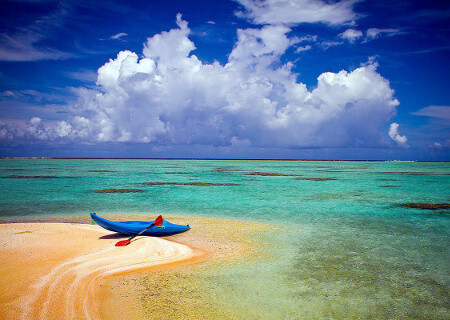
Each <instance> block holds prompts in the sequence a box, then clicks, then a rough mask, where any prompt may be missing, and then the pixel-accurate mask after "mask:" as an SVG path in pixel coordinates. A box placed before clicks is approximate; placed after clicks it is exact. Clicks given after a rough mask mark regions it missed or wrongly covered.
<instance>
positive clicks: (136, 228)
mask: <svg viewBox="0 0 450 320" xmlns="http://www.w3.org/2000/svg"><path fill="white" fill-rule="evenodd" d="M91 218H92V220H93V221H94V222H95V223H96V224H98V225H99V226H100V227H102V228H105V229H106V230H110V231H114V232H119V233H122V234H126V235H135V234H138V233H139V232H141V231H142V230H144V229H145V228H147V227H148V226H150V225H151V224H152V223H153V222H154V221H111V220H108V219H105V218H102V217H100V216H98V215H96V214H95V213H91ZM190 228H191V227H189V225H187V226H183V225H180V224H174V223H170V222H168V221H166V220H164V221H163V224H162V226H160V227H157V226H153V227H151V228H150V229H148V230H146V231H145V232H144V233H142V235H143V236H152V237H165V236H171V235H174V234H177V233H181V232H185V231H188V230H189V229H190Z"/></svg>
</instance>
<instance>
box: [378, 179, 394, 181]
mask: <svg viewBox="0 0 450 320" xmlns="http://www.w3.org/2000/svg"><path fill="white" fill-rule="evenodd" d="M375 180H377V181H398V180H397V179H375Z"/></svg>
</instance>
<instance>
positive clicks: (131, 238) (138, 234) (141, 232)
mask: <svg viewBox="0 0 450 320" xmlns="http://www.w3.org/2000/svg"><path fill="white" fill-rule="evenodd" d="M154 225H155V224H154V223H152V224H151V225H149V226H148V227H147V228H145V229H144V230H142V231H140V232H139V233H137V234H135V235H134V236H132V237H130V238H129V239H128V241H131V240H133V239H134V238H136V237H137V236H140V235H141V234H143V233H144V232H145V231H147V230H148V229H150V228H151V227H153V226H154Z"/></svg>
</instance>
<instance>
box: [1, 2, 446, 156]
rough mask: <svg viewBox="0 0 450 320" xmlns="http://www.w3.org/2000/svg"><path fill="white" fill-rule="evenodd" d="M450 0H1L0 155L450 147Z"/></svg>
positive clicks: (441, 152)
mask: <svg viewBox="0 0 450 320" xmlns="http://www.w3.org/2000/svg"><path fill="white" fill-rule="evenodd" d="M449 18H450V4H449V3H448V2H447V1H356V0H350V1H345V0H344V1H323V0H297V1H294V0H291V1H288V0H258V1H255V0H235V1H226V0H220V1H166V2H161V1H127V2H124V1H83V0H78V1H52V0H42V1H39V0H28V1H27V0H20V1H19V0H17V1H7V0H3V1H2V10H1V12H0V28H1V29H0V156H2V157H20V156H45V157H125V158H126V157H138V158H140V157H175V158H179V157H181V158H286V159H357V160H366V159H370V160H378V159H380V160H393V159H399V160H450V134H449V132H450V130H449V123H450V94H449V88H450V86H449V84H450V83H449V80H448V74H450V68H449V63H448V58H449V50H450V45H449V43H450V41H449V40H450V39H449V38H450V36H449V35H450V33H449V26H450V23H449Z"/></svg>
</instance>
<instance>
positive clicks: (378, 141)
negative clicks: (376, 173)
mask: <svg viewBox="0 0 450 320" xmlns="http://www.w3.org/2000/svg"><path fill="white" fill-rule="evenodd" d="M176 23H177V26H178V27H177V28H174V29H172V30H169V31H164V32H161V33H160V34H156V35H154V36H153V37H151V38H148V40H147V42H146V43H145V44H144V48H143V52H142V54H137V53H134V52H131V51H121V52H119V54H118V55H117V57H116V58H115V59H111V60H110V61H109V62H107V63H105V64H104V65H103V66H102V67H101V68H99V69H98V77H97V86H96V88H94V89H90V88H78V89H77V95H78V100H77V102H76V103H74V105H73V106H71V107H70V113H69V114H68V116H67V118H65V119H64V120H63V121H45V120H42V119H40V118H38V117H35V118H33V119H31V121H29V122H28V123H26V122H8V121H3V122H0V139H3V140H13V139H16V140H17V139H37V140H46V141H52V140H53V141H62V142H64V141H72V142H73V141H75V142H86V143H97V142H117V143H146V144H152V145H154V146H157V145H177V144H178V145H181V144H182V145H193V144H200V145H212V146H243V145H245V146H254V147H287V148H304V147H312V148H316V147H349V146H351V147H361V146H363V147H377V146H387V145H388V141H387V139H386V138H387V135H386V127H387V124H388V122H389V120H390V119H391V118H392V117H393V116H394V115H395V114H396V107H397V106H398V105H399V102H398V101H397V100H396V99H395V98H394V91H393V90H392V89H391V88H390V85H389V82H388V80H386V79H385V78H383V77H382V76H381V75H380V74H379V73H378V72H377V64H376V62H374V61H371V60H370V61H369V62H368V63H366V64H363V65H361V66H360V67H359V68H357V69H355V70H353V71H345V70H342V71H340V72H338V73H332V72H325V73H323V74H321V75H320V76H319V77H318V82H317V86H316V87H315V88H314V89H312V90H308V89H307V87H306V85H305V84H303V83H301V82H299V81H298V80H297V76H298V75H297V74H295V73H294V72H293V71H292V67H293V64H292V63H291V62H288V63H285V64H283V63H281V57H282V56H283V54H284V53H285V52H286V50H288V48H290V47H292V46H293V45H295V43H298V40H296V39H291V38H289V33H290V31H291V29H290V28H289V27H287V26H285V25H266V26H264V27H261V28H249V29H239V30H238V33H237V36H238V40H237V42H236V44H235V46H234V48H233V50H232V51H231V53H230V54H229V58H228V62H227V63H226V64H225V65H221V64H219V63H218V62H215V63H213V64H206V63H203V62H202V61H200V59H198V58H197V56H195V55H194V54H192V51H194V50H195V45H194V43H193V42H192V41H191V40H190V39H189V33H190V29H189V27H188V23H187V22H186V21H184V20H183V19H182V18H181V15H180V14H178V15H177V19H176ZM397 128H398V125H397V127H395V128H394V129H393V127H392V126H391V131H393V130H396V129H397ZM391 131H390V133H389V134H390V135H391ZM395 133H396V131H395V132H394V131H393V133H392V134H393V136H394V138H393V139H394V140H395V141H396V142H397V143H399V142H400V144H401V143H402V139H403V137H402V136H400V135H398V133H397V134H395ZM391 138H392V136H391ZM405 143H406V137H405Z"/></svg>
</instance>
